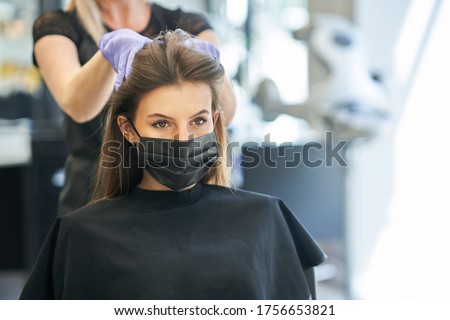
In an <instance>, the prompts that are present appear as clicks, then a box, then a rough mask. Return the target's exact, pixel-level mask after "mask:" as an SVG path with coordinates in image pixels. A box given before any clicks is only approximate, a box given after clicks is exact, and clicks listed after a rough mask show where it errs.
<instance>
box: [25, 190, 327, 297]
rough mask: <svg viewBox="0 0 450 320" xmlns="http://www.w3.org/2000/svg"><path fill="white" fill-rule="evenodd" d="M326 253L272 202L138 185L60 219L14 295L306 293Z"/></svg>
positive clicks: (215, 192)
mask: <svg viewBox="0 0 450 320" xmlns="http://www.w3.org/2000/svg"><path fill="white" fill-rule="evenodd" d="M325 258H326V256H325V254H324V253H323V252H322V250H321V249H320V247H319V246H318V245H317V243H316V242H315V241H314V240H313V238H312V237H311V236H310V235H309V233H308V232H307V231H306V230H305V228H304V227H303V226H302V224H301V223H300V222H299V220H298V219H297V218H296V216H295V215H294V214H293V213H292V212H291V211H290V210H289V209H288V208H287V206H286V205H285V204H284V203H283V202H282V201H281V200H280V199H277V198H274V197H270V196H266V195H262V194H258V193H253V192H248V191H242V190H236V189H228V188H224V187H219V186H211V185H205V184H202V183H197V185H196V186H195V187H194V188H192V189H189V190H187V191H182V192H172V191H148V190H142V189H136V190H135V191H134V192H133V193H132V194H130V195H128V196H126V197H124V198H121V199H118V200H106V201H103V202H101V203H98V204H96V205H91V206H87V207H84V208H81V209H79V210H77V211H74V212H72V213H70V214H67V215H65V216H62V217H59V218H58V219H57V220H56V222H55V223H54V225H53V227H52V229H51V230H50V232H49V235H48V237H47V239H46V241H45V243H44V245H43V247H42V250H41V252H40V254H39V256H38V259H37V261H36V264H35V266H34V268H33V270H32V272H31V275H30V277H29V279H28V281H27V283H26V285H25V287H24V289H23V292H22V294H21V296H20V298H21V299H149V300H156V299H165V300H169V299H178V300H181V299H183V300H185V299H188V300H193V299H201V300H207V299H217V300H228V299H309V298H310V292H309V289H308V286H307V283H306V279H305V275H304V271H303V270H304V269H307V268H310V267H313V266H316V265H318V264H320V263H321V262H323V261H324V260H325Z"/></svg>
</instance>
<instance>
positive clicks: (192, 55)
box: [92, 29, 230, 202]
mask: <svg viewBox="0 0 450 320" xmlns="http://www.w3.org/2000/svg"><path fill="white" fill-rule="evenodd" d="M191 39H192V36H191V35H189V34H188V33H186V32H184V31H182V30H180V29H177V30H175V31H173V32H172V31H169V32H165V33H163V34H161V35H160V36H158V37H157V38H156V39H154V40H153V42H151V43H149V44H148V45H146V46H145V47H144V48H143V49H142V50H141V51H139V52H138V53H137V54H136V56H135V59H134V61H133V65H132V71H131V73H130V75H129V77H128V79H127V80H126V81H125V82H124V83H123V84H122V86H121V87H120V89H119V90H118V91H117V92H115V93H114V94H113V96H112V98H111V101H110V107H109V110H108V114H107V117H106V127H105V132H104V136H103V144H102V150H101V155H100V159H99V166H98V171H97V176H96V183H95V188H94V193H93V198H92V202H97V201H99V200H104V199H112V198H118V197H121V196H124V195H126V194H128V193H130V192H131V191H133V190H134V188H135V187H136V186H137V184H138V183H139V182H140V181H141V179H142V175H143V169H142V167H143V166H142V164H139V163H138V154H137V152H138V150H137V149H136V148H135V147H134V146H133V145H132V144H131V143H129V142H128V141H127V140H126V139H125V138H124V137H123V135H122V132H121V131H120V128H119V126H118V124H117V117H118V116H119V115H123V116H125V117H127V118H129V119H134V115H135V110H136V107H137V105H138V103H139V101H140V100H141V99H142V97H143V96H144V95H145V94H147V93H148V92H150V91H152V90H154V89H156V88H160V87H163V86H167V85H176V84H181V83H182V82H201V83H205V84H207V85H208V86H209V87H210V88H211V93H212V112H213V113H214V112H215V111H219V116H218V118H217V120H216V122H215V125H214V134H215V136H216V139H217V142H218V145H219V160H218V161H217V162H216V164H215V166H213V167H212V168H211V169H210V171H209V172H208V174H207V175H206V176H205V177H204V178H203V179H202V182H204V183H208V184H216V185H222V186H229V185H230V179H229V170H228V167H227V163H228V161H227V154H226V147H227V132H226V125H225V122H224V120H223V117H222V115H221V112H220V109H221V108H220V105H219V93H218V86H219V84H220V82H221V81H223V77H224V69H223V67H222V65H221V64H220V62H219V60H218V59H217V58H215V57H213V56H211V55H209V54H205V52H204V51H201V50H196V49H195V47H192V44H193V43H192V40H191Z"/></svg>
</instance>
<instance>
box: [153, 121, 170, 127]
mask: <svg viewBox="0 0 450 320" xmlns="http://www.w3.org/2000/svg"><path fill="white" fill-rule="evenodd" d="M153 126H154V127H156V128H167V127H168V126H169V124H168V123H167V122H166V121H158V122H155V123H154V124H153Z"/></svg>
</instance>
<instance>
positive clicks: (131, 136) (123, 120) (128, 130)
mask: <svg viewBox="0 0 450 320" xmlns="http://www.w3.org/2000/svg"><path fill="white" fill-rule="evenodd" d="M117 125H118V126H119V129H120V132H122V135H123V136H124V138H125V139H127V141H128V142H129V143H131V144H133V145H134V144H135V143H137V142H139V137H138V136H137V134H136V133H135V132H134V130H133V127H132V126H131V124H130V121H129V120H128V118H127V117H125V116H122V115H120V116H117Z"/></svg>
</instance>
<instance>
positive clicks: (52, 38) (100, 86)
mask: <svg viewBox="0 0 450 320" xmlns="http://www.w3.org/2000/svg"><path fill="white" fill-rule="evenodd" d="M34 54H35V57H36V61H37V64H38V65H39V69H40V72H41V75H42V77H43V79H44V81H45V83H46V84H47V86H48V88H49V90H50V92H51V93H52V95H53V97H54V98H55V100H56V102H57V103H58V104H59V106H60V107H61V109H62V110H63V111H64V112H65V113H66V114H68V115H69V116H70V117H71V118H72V119H73V120H74V121H75V122H78V123H83V122H87V121H89V120H92V119H93V118H95V116H97V115H98V114H99V113H100V112H101V110H102V109H103V107H104V105H105V104H106V102H107V101H108V99H109V97H110V95H111V93H112V91H113V88H114V81H115V78H116V73H115V72H114V69H113V68H112V66H111V64H110V63H109V62H108V61H107V60H106V59H105V58H104V57H103V55H102V53H101V52H100V51H98V52H97V53H96V54H95V55H94V56H93V57H92V58H91V59H90V60H89V61H88V62H87V63H86V64H84V65H83V66H80V63H79V60H78V53H77V48H76V47H75V44H74V43H73V42H72V41H71V40H70V39H68V38H67V37H64V36H60V35H48V36H45V37H43V38H41V39H39V40H38V41H37V42H36V44H35V47H34Z"/></svg>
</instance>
